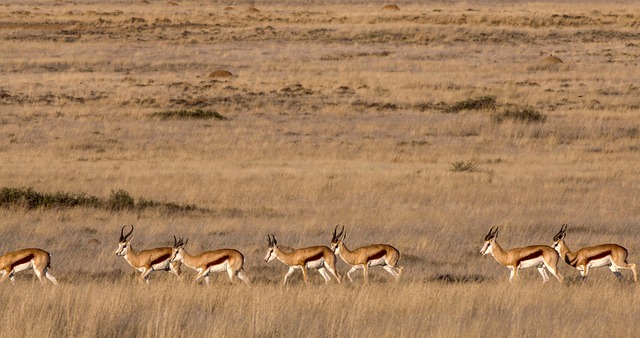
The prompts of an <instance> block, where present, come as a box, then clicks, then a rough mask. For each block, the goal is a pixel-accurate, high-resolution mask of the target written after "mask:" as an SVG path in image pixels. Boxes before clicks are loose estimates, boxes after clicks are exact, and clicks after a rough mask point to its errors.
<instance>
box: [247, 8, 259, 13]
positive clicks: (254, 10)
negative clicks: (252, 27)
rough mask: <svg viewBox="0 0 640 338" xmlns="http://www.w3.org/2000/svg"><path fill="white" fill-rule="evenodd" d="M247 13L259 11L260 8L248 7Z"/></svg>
mask: <svg viewBox="0 0 640 338" xmlns="http://www.w3.org/2000/svg"><path fill="white" fill-rule="evenodd" d="M246 11H247V12H248V13H260V10H259V9H257V8H255V7H249V8H247V10H246Z"/></svg>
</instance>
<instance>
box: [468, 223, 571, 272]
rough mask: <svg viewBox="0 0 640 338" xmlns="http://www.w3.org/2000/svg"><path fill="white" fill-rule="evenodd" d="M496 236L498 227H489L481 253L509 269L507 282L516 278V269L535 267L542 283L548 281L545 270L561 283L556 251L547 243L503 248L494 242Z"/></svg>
mask: <svg viewBox="0 0 640 338" xmlns="http://www.w3.org/2000/svg"><path fill="white" fill-rule="evenodd" d="M497 238H498V227H491V229H490V230H489V233H488V234H487V235H486V236H485V237H484V246H483V247H482V249H481V250H480V253H481V254H483V255H488V254H491V255H492V256H493V258H495V259H496V260H497V261H498V263H500V264H502V265H504V266H506V267H507V268H509V270H511V274H510V275H509V283H512V282H513V281H514V280H516V279H518V270H521V269H528V268H537V269H538V272H540V275H542V283H543V284H544V283H546V282H548V281H549V276H548V275H547V272H546V270H545V268H546V269H547V270H549V272H551V274H552V275H553V276H554V277H556V278H557V279H558V281H559V282H560V283H562V281H563V278H562V275H560V272H558V260H559V256H558V253H557V252H556V251H555V250H553V248H551V247H550V246H548V245H532V246H526V247H522V248H513V249H511V250H506V251H505V250H503V249H502V248H501V247H500V245H498V243H497V242H496V239H497Z"/></svg>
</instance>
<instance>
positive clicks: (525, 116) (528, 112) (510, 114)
mask: <svg viewBox="0 0 640 338" xmlns="http://www.w3.org/2000/svg"><path fill="white" fill-rule="evenodd" d="M491 119H492V120H493V121H494V122H496V123H501V122H503V121H504V120H506V119H511V120H515V121H521V122H527V123H529V122H545V121H546V120H547V116H545V115H544V114H542V113H540V112H539V111H537V110H535V109H533V108H531V107H514V108H507V109H505V110H504V111H503V112H501V113H498V114H494V115H493V116H491Z"/></svg>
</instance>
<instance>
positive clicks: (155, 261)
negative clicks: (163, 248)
mask: <svg viewBox="0 0 640 338" xmlns="http://www.w3.org/2000/svg"><path fill="white" fill-rule="evenodd" d="M169 257H171V254H170V253H168V254H164V255H162V256H160V257H158V258H156V259H155V260H153V261H151V266H153V265H156V264H158V263H162V262H164V261H166V260H167V259H169Z"/></svg>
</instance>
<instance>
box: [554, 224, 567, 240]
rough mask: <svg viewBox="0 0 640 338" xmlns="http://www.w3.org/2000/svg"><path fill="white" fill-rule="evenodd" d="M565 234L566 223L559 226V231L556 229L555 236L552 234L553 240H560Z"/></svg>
mask: <svg viewBox="0 0 640 338" xmlns="http://www.w3.org/2000/svg"><path fill="white" fill-rule="evenodd" d="M566 235H567V224H563V225H562V226H561V227H560V231H558V233H557V234H556V235H555V236H553V241H554V242H556V241H559V240H562V239H564V236H566Z"/></svg>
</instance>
